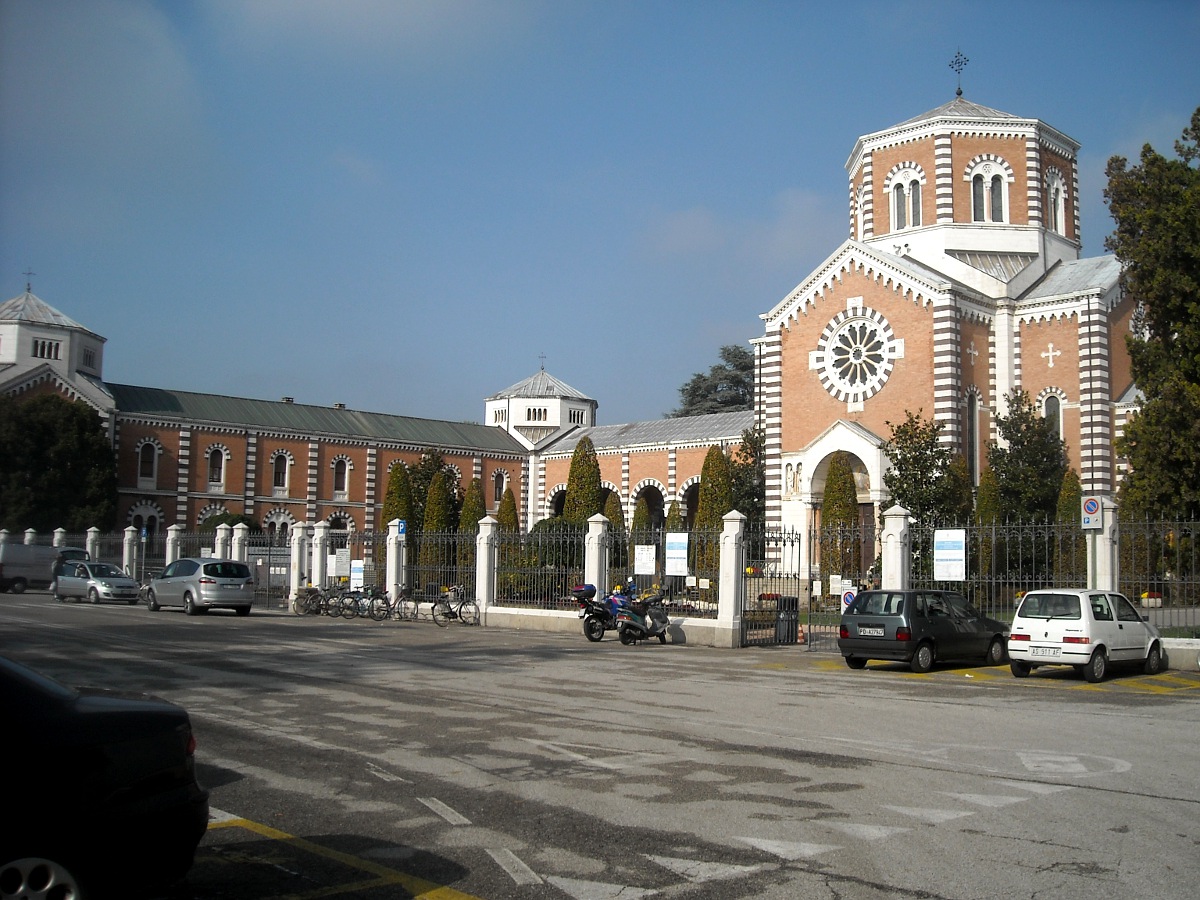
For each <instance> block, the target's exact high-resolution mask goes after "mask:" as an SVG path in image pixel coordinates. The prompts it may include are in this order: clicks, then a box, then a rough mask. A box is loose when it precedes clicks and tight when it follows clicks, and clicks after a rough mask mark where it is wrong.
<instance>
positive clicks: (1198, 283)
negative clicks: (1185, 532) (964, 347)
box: [1104, 108, 1200, 519]
mask: <svg viewBox="0 0 1200 900" xmlns="http://www.w3.org/2000/svg"><path fill="white" fill-rule="evenodd" d="M1175 153H1176V157H1177V158H1175V159H1169V158H1167V157H1164V156H1162V155H1161V154H1159V153H1157V152H1156V151H1155V150H1154V149H1153V148H1152V147H1151V146H1150V145H1149V144H1146V145H1145V146H1144V147H1143V148H1142V153H1141V157H1140V160H1139V162H1138V164H1137V165H1135V166H1132V167H1131V166H1129V164H1128V162H1127V160H1126V159H1125V158H1124V157H1121V156H1114V157H1112V158H1111V159H1110V160H1109V161H1108V167H1107V169H1106V174H1107V175H1108V187H1107V188H1106V189H1105V191H1104V197H1105V201H1106V202H1107V203H1108V206H1109V211H1110V212H1111V213H1112V217H1113V220H1114V222H1115V223H1116V230H1115V231H1114V232H1113V234H1112V235H1110V236H1109V237H1108V238H1107V239H1106V240H1105V246H1106V247H1107V248H1108V249H1109V250H1112V251H1113V252H1114V253H1115V254H1116V256H1117V259H1119V260H1120V261H1121V267H1122V271H1121V281H1122V287H1123V288H1124V289H1125V291H1126V293H1127V294H1129V295H1131V296H1132V297H1134V298H1136V299H1137V301H1138V303H1139V307H1138V316H1137V320H1136V321H1135V328H1134V331H1133V333H1132V334H1130V335H1127V336H1126V344H1127V346H1128V348H1129V354H1130V360H1131V365H1132V371H1133V379H1134V381H1135V383H1136V384H1137V386H1138V388H1139V389H1140V390H1141V392H1142V394H1143V397H1144V400H1143V402H1142V405H1141V409H1140V410H1139V411H1138V412H1137V413H1136V414H1135V415H1134V416H1133V417H1132V418H1131V419H1130V421H1129V422H1128V423H1127V424H1126V426H1125V430H1124V434H1123V435H1122V437H1121V438H1120V439H1119V440H1118V442H1117V452H1118V453H1120V454H1121V455H1122V456H1124V457H1126V459H1128V461H1129V466H1130V471H1129V473H1128V474H1127V475H1126V476H1125V479H1124V481H1123V483H1122V486H1121V506H1122V510H1123V512H1124V513H1130V514H1134V515H1138V516H1142V515H1150V514H1154V515H1168V516H1172V515H1173V516H1178V517H1180V518H1189V519H1194V518H1197V517H1200V166H1198V163H1200V108H1198V109H1197V110H1196V111H1195V112H1194V113H1193V114H1192V119H1191V123H1190V124H1189V126H1188V127H1187V128H1185V129H1184V131H1183V135H1182V138H1181V140H1179V141H1176V142H1175Z"/></svg>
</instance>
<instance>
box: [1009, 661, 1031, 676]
mask: <svg viewBox="0 0 1200 900" xmlns="http://www.w3.org/2000/svg"><path fill="white" fill-rule="evenodd" d="M1008 669H1009V671H1010V672H1012V673H1013V677H1014V678H1028V677H1029V673H1030V672H1032V671H1033V666H1031V665H1029V663H1027V662H1025V661H1024V660H1023V659H1011V660H1009V662H1008Z"/></svg>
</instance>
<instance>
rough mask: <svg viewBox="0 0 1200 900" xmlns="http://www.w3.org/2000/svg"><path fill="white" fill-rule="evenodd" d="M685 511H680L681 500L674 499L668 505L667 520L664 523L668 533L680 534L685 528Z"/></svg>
mask: <svg viewBox="0 0 1200 900" xmlns="http://www.w3.org/2000/svg"><path fill="white" fill-rule="evenodd" d="M685 527H686V526H685V524H684V521H683V513H682V512H680V511H679V501H678V500H672V501H671V505H670V506H668V507H667V520H666V522H665V524H664V525H663V528H664V529H665V530H666V532H667V534H680V533H681V532H682V531H683V529H684V528H685Z"/></svg>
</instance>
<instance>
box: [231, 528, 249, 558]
mask: <svg viewBox="0 0 1200 900" xmlns="http://www.w3.org/2000/svg"><path fill="white" fill-rule="evenodd" d="M230 558H231V559H236V560H238V561H239V562H246V561H247V560H249V559H250V526H249V525H247V524H246V523H245V522H239V523H238V524H237V525H234V526H233V551H232V555H231V556H230Z"/></svg>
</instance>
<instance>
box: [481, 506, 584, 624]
mask: <svg viewBox="0 0 1200 900" xmlns="http://www.w3.org/2000/svg"><path fill="white" fill-rule="evenodd" d="M585 537H586V531H585V529H583V528H580V527H576V526H572V525H566V526H560V527H558V528H557V529H555V530H553V531H532V532H529V533H528V534H519V533H516V532H511V531H502V532H500V533H499V535H498V540H497V544H496V598H495V601H494V603H495V605H496V606H512V607H528V608H532V609H575V607H576V604H575V600H574V599H573V598H572V597H571V588H573V587H574V586H575V585H577V584H581V583H582V582H583V554H584V541H585ZM596 590H597V591H602V590H604V586H603V585H599V584H598V585H596Z"/></svg>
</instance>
